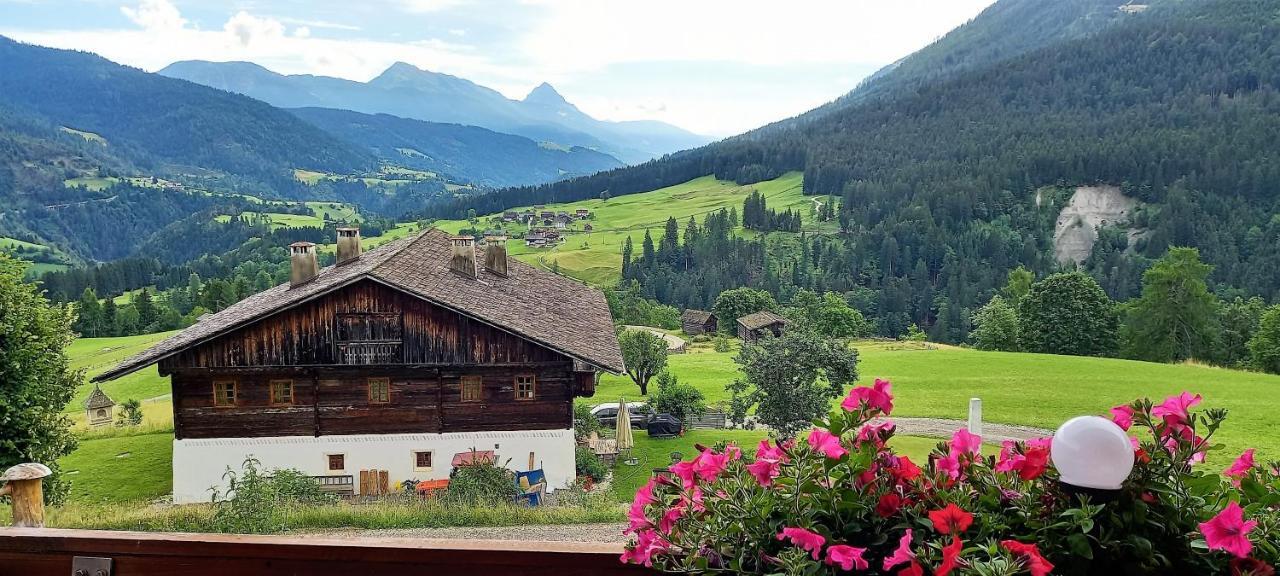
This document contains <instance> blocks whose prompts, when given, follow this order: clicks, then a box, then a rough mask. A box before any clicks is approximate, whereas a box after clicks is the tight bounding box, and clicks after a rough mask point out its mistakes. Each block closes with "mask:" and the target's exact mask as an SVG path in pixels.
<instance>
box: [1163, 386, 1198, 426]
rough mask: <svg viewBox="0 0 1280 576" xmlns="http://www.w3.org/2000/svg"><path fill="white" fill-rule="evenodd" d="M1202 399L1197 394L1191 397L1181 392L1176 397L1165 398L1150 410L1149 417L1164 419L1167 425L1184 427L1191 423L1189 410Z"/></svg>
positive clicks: (1189, 394)
mask: <svg viewBox="0 0 1280 576" xmlns="http://www.w3.org/2000/svg"><path fill="white" fill-rule="evenodd" d="M1202 399H1203V398H1201V396H1200V395H1199V394H1196V395H1195V396H1192V395H1191V393H1190V392H1183V393H1182V394H1179V395H1177V396H1170V397H1168V398H1165V400H1164V402H1161V403H1160V404H1159V405H1158V406H1156V407H1154V408H1152V409H1151V415H1152V416H1155V417H1157V418H1162V419H1164V421H1165V423H1166V424H1169V425H1185V424H1189V423H1190V421H1191V408H1192V407H1193V406H1195V405H1196V404H1199V403H1200V401H1201V400H1202Z"/></svg>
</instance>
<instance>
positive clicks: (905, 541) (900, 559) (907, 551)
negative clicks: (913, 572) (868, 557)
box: [884, 528, 916, 572]
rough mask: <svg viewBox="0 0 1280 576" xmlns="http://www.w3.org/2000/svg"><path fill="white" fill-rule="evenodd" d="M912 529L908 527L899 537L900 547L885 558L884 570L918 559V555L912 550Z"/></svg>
mask: <svg viewBox="0 0 1280 576" xmlns="http://www.w3.org/2000/svg"><path fill="white" fill-rule="evenodd" d="M912 538H913V537H912V535H911V529H910V528H907V532H906V533H905V534H903V535H902V538H899V539H898V548H897V549H896V550H894V551H893V554H892V555H890V556H889V557H887V558H885V559H884V571H885V572H888V571H889V569H890V568H893V567H894V566H897V565H899V564H906V563H908V562H912V561H914V560H915V559H916V555H915V554H914V553H913V552H911V540H912Z"/></svg>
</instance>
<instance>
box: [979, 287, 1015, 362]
mask: <svg viewBox="0 0 1280 576" xmlns="http://www.w3.org/2000/svg"><path fill="white" fill-rule="evenodd" d="M973 324H974V326H975V328H974V329H973V332H972V333H971V334H969V336H970V338H972V339H973V347H974V348H977V349H979V350H1001V351H1004V352H1016V351H1017V350H1018V313H1017V312H1015V311H1014V309H1013V306H1010V305H1009V303H1008V302H1006V301H1005V299H1004V298H1001V297H999V296H996V297H993V298H992V299H991V301H990V302H987V304H986V305H985V306H983V307H982V308H979V309H978V311H977V312H976V313H974V315H973Z"/></svg>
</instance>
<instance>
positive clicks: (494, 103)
mask: <svg viewBox="0 0 1280 576" xmlns="http://www.w3.org/2000/svg"><path fill="white" fill-rule="evenodd" d="M159 74H161V75H164V76H169V77H172V78H181V79H183V80H189V81H192V82H195V83H197V84H203V85H205V86H211V87H214V88H219V89H222V90H227V91H229V92H236V93H239V94H244V95H246V96H250V97H253V98H257V99H259V100H262V101H264V102H267V103H269V104H272V105H274V106H278V107H281V108H336V109H342V110H352V111H356V112H363V113H366V114H390V115H393V116H400V117H403V118H413V119H417V120H426V121H429V122H444V123H451V124H465V125H470V126H479V127H482V128H488V129H490V130H494V131H498V132H505V133H508V134H516V135H519V136H524V137H526V138H530V139H533V140H535V141H538V142H550V143H553V144H558V145H561V146H564V147H583V148H590V149H593V150H597V151H600V152H603V153H606V154H609V155H611V156H613V157H615V158H617V159H619V160H621V161H623V162H625V163H628V164H634V163H638V162H643V161H645V160H649V159H652V158H655V157H658V156H661V155H663V154H667V153H671V152H676V151H679V150H684V149H688V148H694V147H697V146H701V145H703V144H706V143H707V142H709V141H710V140H711V139H710V138H707V137H704V136H700V135H697V134H694V133H692V132H689V131H687V130H683V129H681V128H678V127H676V126H672V125H670V124H665V123H662V122H656V121H631V122H607V121H602V120H597V119H595V118H592V117H591V116H588V115H587V114H585V113H583V112H582V111H581V110H579V109H578V108H577V107H576V106H574V105H573V104H570V103H569V102H568V101H566V100H565V99H564V97H562V96H561V95H560V93H558V92H556V90H555V88H552V87H551V85H549V84H545V83H544V84H542V85H539V86H538V87H537V88H534V89H533V91H531V92H530V93H529V95H528V96H526V97H525V98H524V99H523V100H511V99H509V98H507V97H505V96H503V95H502V94H500V93H499V92H497V91H496V90H493V89H491V88H486V87H484V86H481V85H479V84H476V83H474V82H471V81H470V80H467V79H464V78H458V77H456V76H450V75H448V74H441V73H438V72H430V71H427V70H421V69H418V68H416V67H414V66H412V65H409V64H405V63H403V62H397V63H395V64H393V65H391V67H389V68H387V69H386V70H385V71H384V72H383V73H382V74H380V75H378V77H376V78H374V79H372V80H370V81H368V82H356V81H353V80H344V79H340V78H331V77H327V76H312V75H288V76H286V75H283V74H278V73H276V72H272V71H271V70H268V69H266V68H263V67H262V66H259V65H257V64H253V63H250V62H207V61H202V60H191V61H184V62H175V63H173V64H171V65H169V66H167V67H165V68H164V69H162V70H160V71H159Z"/></svg>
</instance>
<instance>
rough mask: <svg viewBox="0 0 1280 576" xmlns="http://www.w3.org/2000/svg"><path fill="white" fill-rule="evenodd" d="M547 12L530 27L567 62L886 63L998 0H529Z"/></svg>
mask: <svg viewBox="0 0 1280 576" xmlns="http://www.w3.org/2000/svg"><path fill="white" fill-rule="evenodd" d="M525 1H526V2H528V3H531V4H538V5H541V6H542V7H543V9H544V10H545V11H546V12H547V18H545V19H543V21H542V22H541V25H540V26H537V27H536V28H535V29H533V30H531V31H530V32H529V33H528V34H527V35H525V37H524V41H523V48H524V49H525V51H526V53H527V54H528V55H529V56H530V57H532V58H533V59H535V60H536V61H537V62H538V63H539V64H540V65H543V66H547V67H550V68H552V69H557V70H563V71H578V70H590V69H598V68H601V67H604V66H608V65H611V64H619V63H625V62H643V61H648V62H654V61H673V62H678V61H702V62H711V61H726V62H743V63H750V64H758V65H784V64H796V63H810V62H863V63H866V62H879V63H887V62H890V61H893V60H895V59H897V58H900V57H902V56H905V55H906V54H908V53H910V52H911V51H913V50H916V49H918V48H920V47H921V46H922V45H924V44H926V43H928V42H930V41H932V40H933V39H935V38H937V37H938V36H940V35H942V34H944V33H946V32H947V31H948V30H950V29H951V28H954V27H955V26H957V25H959V24H961V23H963V22H964V21H965V20H967V19H968V18H971V17H972V16H973V15H975V14H976V13H977V12H978V11H979V10H980V9H981V8H983V7H985V6H987V5H989V4H990V3H991V1H992V0H945V1H940V0H892V1H884V0H792V1H790V2H786V3H779V2H777V1H776V0H700V1H696V2H689V1H687V0H646V1H644V2H601V1H599V0H525Z"/></svg>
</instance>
